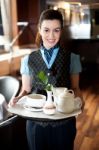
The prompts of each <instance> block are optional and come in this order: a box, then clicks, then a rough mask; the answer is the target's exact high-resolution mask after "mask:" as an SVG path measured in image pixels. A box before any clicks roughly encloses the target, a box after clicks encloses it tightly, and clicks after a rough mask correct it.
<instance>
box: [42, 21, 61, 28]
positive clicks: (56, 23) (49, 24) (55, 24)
mask: <svg viewBox="0 0 99 150" xmlns="http://www.w3.org/2000/svg"><path fill="white" fill-rule="evenodd" d="M41 26H42V27H46V28H47V27H48V28H50V27H55V28H60V27H61V23H60V21H59V20H57V19H53V20H43V21H42V24H41Z"/></svg>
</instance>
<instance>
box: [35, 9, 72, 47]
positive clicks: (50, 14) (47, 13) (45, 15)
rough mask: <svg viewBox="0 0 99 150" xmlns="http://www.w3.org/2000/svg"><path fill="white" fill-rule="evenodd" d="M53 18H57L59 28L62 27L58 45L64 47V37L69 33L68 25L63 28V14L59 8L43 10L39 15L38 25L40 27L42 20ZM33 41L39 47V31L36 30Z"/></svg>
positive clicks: (67, 37) (68, 35)
mask: <svg viewBox="0 0 99 150" xmlns="http://www.w3.org/2000/svg"><path fill="white" fill-rule="evenodd" d="M54 19H57V20H59V21H60V24H61V28H62V36H61V38H60V47H62V48H64V47H65V45H66V39H69V37H70V33H69V30H68V27H66V26H65V28H64V27H63V16H62V14H61V12H60V11H59V10H54V9H47V10H44V11H43V12H42V13H41V15H40V19H39V23H38V27H41V24H42V22H43V21H44V20H54ZM35 42H36V44H37V46H38V47H40V44H41V42H42V38H41V35H40V34H39V32H37V35H36V40H35Z"/></svg>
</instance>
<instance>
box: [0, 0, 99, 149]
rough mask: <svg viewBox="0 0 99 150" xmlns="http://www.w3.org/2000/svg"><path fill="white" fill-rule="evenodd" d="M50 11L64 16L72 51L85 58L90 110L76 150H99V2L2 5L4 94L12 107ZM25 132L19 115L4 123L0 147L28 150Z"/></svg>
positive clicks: (11, 0)
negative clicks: (23, 66)
mask: <svg viewBox="0 0 99 150" xmlns="http://www.w3.org/2000/svg"><path fill="white" fill-rule="evenodd" d="M48 8H49V9H55V10H57V9H58V10H60V11H61V13H62V15H63V18H64V24H65V26H66V27H68V28H69V29H70V33H71V39H70V40H71V42H72V44H71V46H70V49H71V51H72V52H74V53H76V54H79V55H80V60H81V64H82V72H81V74H80V88H81V92H82V95H83V99H84V101H85V107H84V110H83V112H82V113H81V114H80V115H78V116H77V135H76V139H75V145H74V150H99V144H98V143H99V138H98V137H99V117H98V115H99V2H98V0H36V1H34V0H29V1H27V0H0V66H1V67H0V93H1V94H3V95H4V96H5V98H6V101H7V103H8V102H9V100H10V99H11V98H12V97H13V96H16V95H18V93H19V91H20V89H21V84H22V82H21V75H20V65H21V59H22V58H23V57H24V56H25V55H28V54H30V53H31V52H32V51H34V50H37V46H36V44H35V38H36V33H37V27H38V19H39V16H40V14H41V12H42V11H43V10H45V9H48ZM13 85H14V87H15V89H14V87H13ZM0 105H1V103H0ZM0 107H1V106H0ZM25 127H26V118H24V117H21V116H18V115H15V114H10V117H9V116H8V118H6V119H4V120H0V146H1V145H2V146H3V147H4V148H3V149H6V148H7V149H8V150H12V149H15V150H18V149H19V150H21V149H23V150H28V145H27V139H26V133H25V132H26V131H25Z"/></svg>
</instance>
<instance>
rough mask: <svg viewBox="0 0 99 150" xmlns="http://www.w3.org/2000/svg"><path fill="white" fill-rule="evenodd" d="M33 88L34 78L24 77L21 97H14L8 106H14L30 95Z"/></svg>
mask: <svg viewBox="0 0 99 150" xmlns="http://www.w3.org/2000/svg"><path fill="white" fill-rule="evenodd" d="M31 88H32V78H31V76H30V75H22V87H21V91H20V93H19V95H18V96H17V97H14V98H12V99H11V100H10V102H9V104H8V106H13V105H14V104H15V103H16V102H18V100H19V99H20V98H21V97H23V96H25V95H27V94H29V93H30V92H31Z"/></svg>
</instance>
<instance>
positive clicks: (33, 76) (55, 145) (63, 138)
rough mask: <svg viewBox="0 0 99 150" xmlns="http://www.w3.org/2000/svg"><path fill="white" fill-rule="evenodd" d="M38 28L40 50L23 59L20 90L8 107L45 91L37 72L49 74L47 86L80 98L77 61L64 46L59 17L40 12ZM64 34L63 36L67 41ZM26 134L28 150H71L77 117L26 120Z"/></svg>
mask: <svg viewBox="0 0 99 150" xmlns="http://www.w3.org/2000/svg"><path fill="white" fill-rule="evenodd" d="M38 29H39V38H37V42H38V45H39V49H38V51H34V52H32V53H31V54H30V55H28V56H26V57H24V58H23V59H22V63H21V74H22V91H21V93H20V95H19V96H18V97H16V98H14V99H13V100H11V101H10V103H9V105H14V104H15V103H16V102H17V101H18V100H19V98H20V97H22V96H23V95H25V94H28V93H32V92H34V93H41V94H42V93H44V92H45V91H44V87H43V86H42V85H40V84H39V83H38V82H37V74H38V73H39V72H40V71H44V72H45V73H46V75H48V77H49V83H50V84H52V85H53V86H55V87H68V88H72V89H73V90H74V92H75V95H76V96H81V95H80V89H79V73H80V72H81V64H80V59H79V56H78V55H76V54H73V53H71V52H70V50H68V46H67V47H66V44H67V42H66V41H65V40H64V39H63V34H64V32H63V31H64V27H63V17H62V14H61V13H60V12H59V11H58V10H52V9H48V10H45V11H43V12H42V14H41V16H40V19H39V24H38ZM65 30H66V29H65ZM67 31H68V29H67ZM67 31H66V32H65V34H64V35H65V36H67V39H68V34H67V33H68V32H67ZM67 45H68V44H67ZM26 131H27V139H28V144H29V148H30V150H73V146H74V139H75V136H76V118H75V117H70V118H68V119H61V120H55V121H44V120H38V121H33V120H27V126H26Z"/></svg>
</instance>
